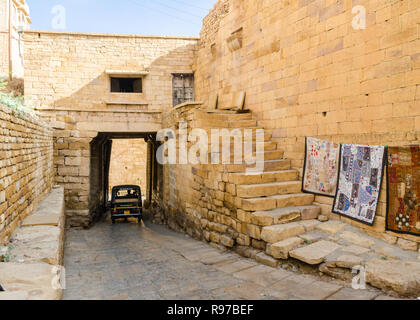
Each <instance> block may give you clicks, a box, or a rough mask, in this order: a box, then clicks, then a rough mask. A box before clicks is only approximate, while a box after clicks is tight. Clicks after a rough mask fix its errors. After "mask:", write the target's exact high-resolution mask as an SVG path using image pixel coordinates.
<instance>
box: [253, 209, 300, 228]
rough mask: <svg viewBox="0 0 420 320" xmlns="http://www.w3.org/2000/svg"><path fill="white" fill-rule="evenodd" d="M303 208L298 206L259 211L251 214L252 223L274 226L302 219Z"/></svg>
mask: <svg viewBox="0 0 420 320" xmlns="http://www.w3.org/2000/svg"><path fill="white" fill-rule="evenodd" d="M300 214H301V210H300V208H297V207H288V208H280V209H275V210H272V211H258V212H254V213H252V214H251V223H253V224H256V225H258V226H272V225H275V224H283V223H288V222H292V221H295V220H298V219H300Z"/></svg>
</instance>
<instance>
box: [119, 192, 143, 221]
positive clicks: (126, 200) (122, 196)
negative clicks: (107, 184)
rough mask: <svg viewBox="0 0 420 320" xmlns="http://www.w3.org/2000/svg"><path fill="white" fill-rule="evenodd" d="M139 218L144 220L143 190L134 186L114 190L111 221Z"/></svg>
mask: <svg viewBox="0 0 420 320" xmlns="http://www.w3.org/2000/svg"><path fill="white" fill-rule="evenodd" d="M128 218H137V219H138V222H139V223H141V221H142V220H143V203H142V197H141V188H140V187H139V186H134V185H124V186H116V187H114V188H112V196H111V220H112V223H113V224H114V223H115V221H116V220H117V219H125V220H127V219H128Z"/></svg>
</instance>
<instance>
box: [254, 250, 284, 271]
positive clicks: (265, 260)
mask: <svg viewBox="0 0 420 320" xmlns="http://www.w3.org/2000/svg"><path fill="white" fill-rule="evenodd" d="M255 260H256V261H257V262H259V263H262V264H265V265H266V266H269V267H272V268H277V266H278V264H279V262H278V261H277V260H276V259H274V258H273V257H270V256H269V255H267V254H265V253H264V252H261V253H259V254H257V256H256V257H255Z"/></svg>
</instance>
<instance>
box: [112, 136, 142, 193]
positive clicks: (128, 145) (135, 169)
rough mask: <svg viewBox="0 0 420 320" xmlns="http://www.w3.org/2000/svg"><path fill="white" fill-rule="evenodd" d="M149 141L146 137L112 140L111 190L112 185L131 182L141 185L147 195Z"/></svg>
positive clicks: (131, 183)
mask: <svg viewBox="0 0 420 320" xmlns="http://www.w3.org/2000/svg"><path fill="white" fill-rule="evenodd" d="M146 171H147V143H146V142H145V141H144V139H132V140H131V139H130V140H128V139H124V140H118V139H116V140H113V141H112V154H111V166H110V171H109V187H110V189H109V191H110V194H111V191H112V187H115V186H119V185H124V184H130V185H137V186H140V187H141V190H142V195H143V196H146V188H147V180H146Z"/></svg>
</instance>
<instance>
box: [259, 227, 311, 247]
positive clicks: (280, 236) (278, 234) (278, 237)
mask: <svg viewBox="0 0 420 320" xmlns="http://www.w3.org/2000/svg"><path fill="white" fill-rule="evenodd" d="M303 233H305V228H304V227H303V226H302V225H300V224H299V223H298V222H292V223H288V224H281V225H275V226H270V227H264V228H263V229H262V233H261V239H262V240H264V241H266V242H268V243H276V242H280V241H282V240H284V239H287V238H291V237H294V236H297V235H300V234H303Z"/></svg>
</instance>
